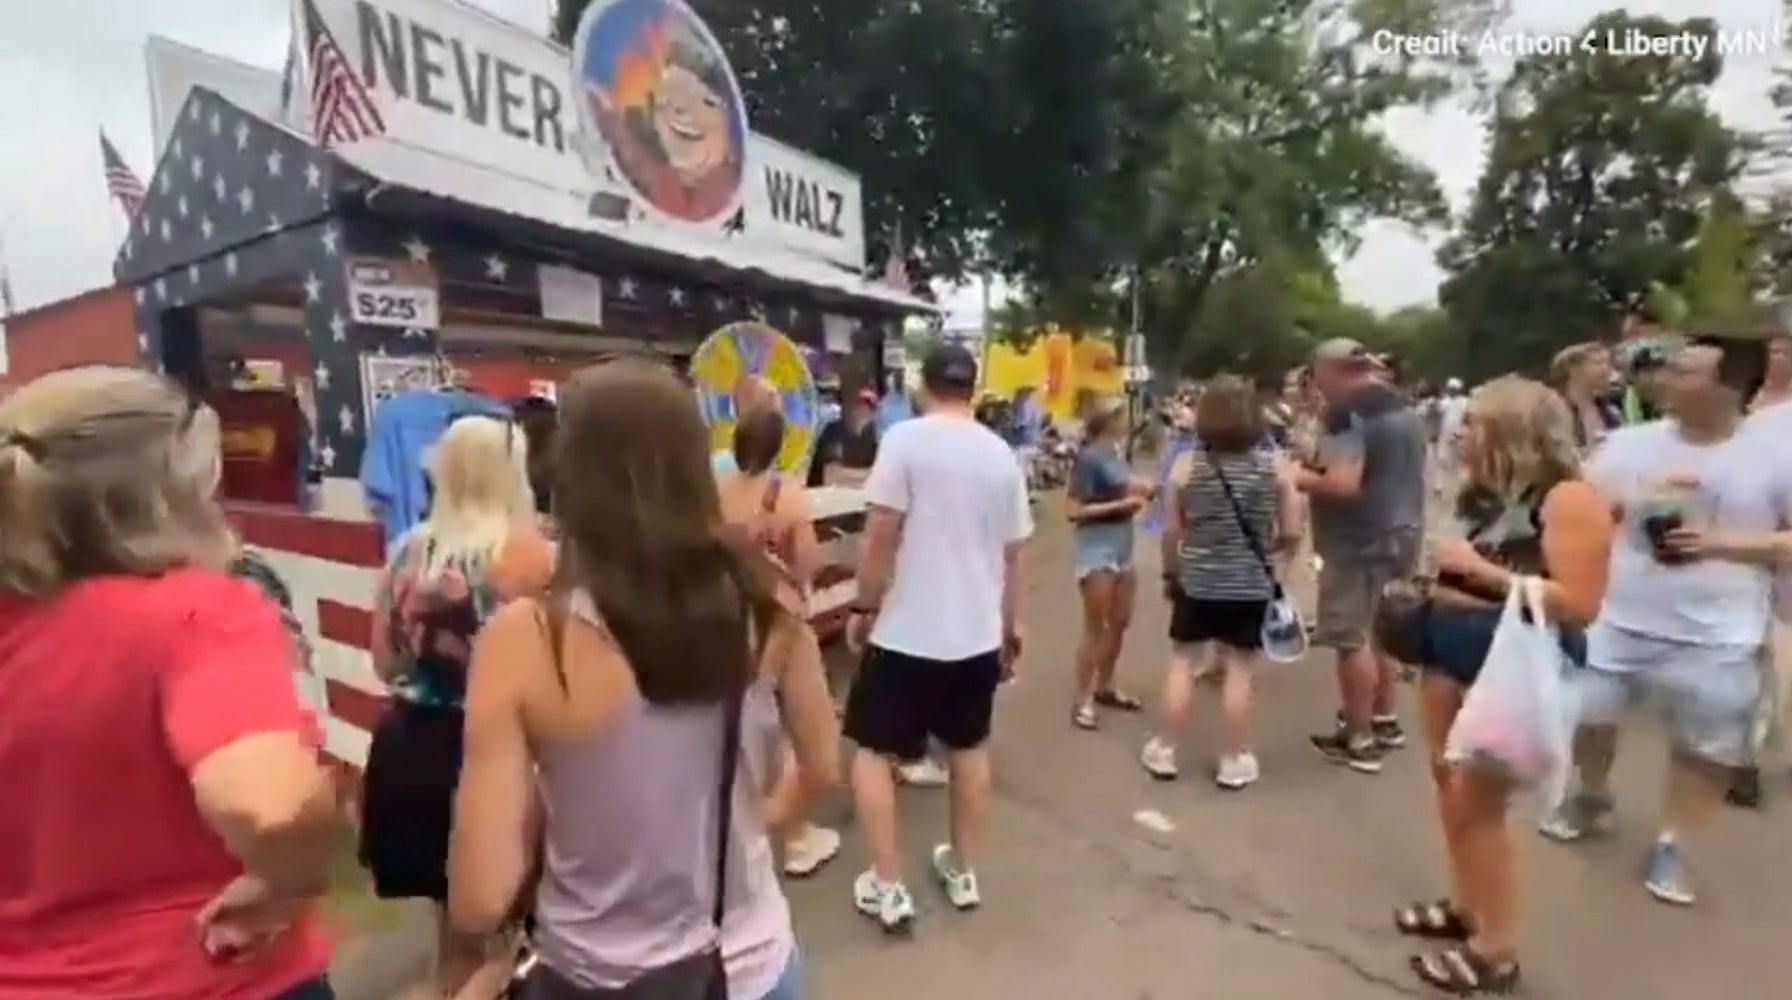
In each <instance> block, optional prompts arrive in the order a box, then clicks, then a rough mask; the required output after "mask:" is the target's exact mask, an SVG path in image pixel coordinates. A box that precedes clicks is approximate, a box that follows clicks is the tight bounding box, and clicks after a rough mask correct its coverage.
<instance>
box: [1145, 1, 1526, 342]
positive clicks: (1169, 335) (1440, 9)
mask: <svg viewBox="0 0 1792 1000" xmlns="http://www.w3.org/2000/svg"><path fill="white" fill-rule="evenodd" d="M1502 10H1503V8H1502V7H1501V6H1500V5H1498V4H1490V3H1482V2H1449V0H1355V2H1351V0H1197V2H1195V3H1193V4H1192V10H1191V13H1190V15H1189V28H1190V30H1189V32H1188V35H1187V37H1186V39H1185V41H1184V46H1183V49H1182V51H1181V52H1180V53H1179V58H1178V59H1177V61H1176V62H1175V63H1174V79H1175V81H1176V87H1177V90H1178V92H1179V93H1180V94H1182V95H1183V111H1182V112H1181V113H1180V114H1179V115H1178V117H1177V118H1176V120H1175V121H1174V122H1173V123H1172V125H1171V131H1170V144H1169V149H1168V153H1167V156H1166V157H1165V162H1164V163H1163V165H1162V167H1161V168H1160V169H1159V171H1157V173H1156V174H1155V175H1154V177H1153V186H1154V193H1155V195H1156V198H1155V204H1156V206H1157V211H1155V212H1153V213H1151V214H1150V216H1149V217H1148V218H1149V221H1150V223H1151V224H1150V225H1148V226H1147V227H1145V235H1146V240H1145V244H1144V246H1145V249H1144V252H1143V253H1142V254H1141V257H1142V259H1143V260H1144V261H1145V262H1146V273H1147V275H1148V280H1149V285H1150V293H1151V294H1150V295H1149V297H1148V301H1147V307H1148V311H1147V323H1146V328H1147V333H1148V335H1149V336H1150V338H1151V341H1152V343H1153V346H1154V352H1155V355H1156V358H1157V361H1158V364H1159V365H1160V366H1167V367H1170V368H1171V369H1173V370H1177V371H1186V370H1194V369H1197V368H1199V367H1200V364H1199V362H1198V360H1197V359H1198V357H1200V356H1203V355H1205V354H1206V353H1207V352H1206V350H1205V348H1204V347H1202V345H1201V344H1200V338H1202V337H1203V336H1205V335H1206V331H1207V330H1208V329H1210V328H1211V321H1212V319H1213V318H1214V317H1213V309H1212V308H1211V307H1210V306H1209V305H1208V304H1207V302H1206V299H1207V297H1208V293H1209V292H1210V291H1213V292H1215V293H1216V294H1217V292H1218V287H1217V286H1218V285H1219V283H1220V282H1221V281H1222V280H1223V279H1225V278H1227V276H1229V275H1232V274H1235V273H1238V272H1243V271H1248V270H1250V269H1251V268H1253V267H1254V266H1255V265H1256V264H1257V263H1258V262H1261V261H1265V260H1269V259H1272V258H1281V259H1285V260H1289V261H1296V262H1302V261H1304V262H1311V261H1315V260H1322V259H1323V258H1324V257H1325V256H1326V255H1328V254H1332V253H1339V252H1347V251H1348V250H1349V249H1351V247H1352V245H1353V242H1354V239H1355V234H1356V233H1357V232H1358V231H1359V230H1360V227H1361V224H1362V222H1364V221H1365V220H1367V219H1370V218H1375V217H1388V218H1398V219H1402V220H1406V221H1409V222H1412V223H1414V224H1417V225H1422V226H1423V225H1439V224H1441V223H1443V222H1444V221H1445V220H1446V207H1445V204H1444V201H1443V198H1442V195H1441V193H1440V192H1439V190H1438V187H1437V185H1436V183H1435V180H1434V178H1433V177H1432V176H1431V174H1430V172H1429V171H1428V170H1426V169H1425V168H1424V167H1423V166H1422V165H1420V164H1419V163H1417V162H1416V161H1414V160H1412V159H1411V158H1409V157H1407V156H1405V155H1403V154H1402V153H1400V152H1399V151H1398V150H1396V149H1395V148H1394V147H1393V146H1392V145H1391V144H1390V143H1389V142H1388V141H1387V139H1386V137H1385V136H1384V135H1383V134H1382V133H1381V131H1380V126H1379V123H1380V120H1381V116H1382V115H1383V114H1384V113H1385V112H1387V111H1389V110H1391V109H1394V108H1399V107H1408V106H1423V105H1426V104H1428V103H1430V102H1432V101H1435V100H1437V99H1439V98H1441V97H1443V96H1445V95H1446V94H1448V93H1450V92H1451V91H1452V90H1453V89H1455V88H1457V87H1458V86H1459V85H1460V84H1462V83H1463V82H1464V79H1465V74H1466V75H1468V78H1469V79H1472V73H1473V71H1474V69H1475V67H1474V66H1473V65H1472V64H1464V63H1455V62H1444V63H1439V62H1428V61H1425V60H1418V59H1411V58H1396V57H1380V58H1378V57H1374V56H1373V55H1371V54H1370V53H1371V51H1372V50H1371V47H1370V46H1369V45H1368V44H1367V41H1368V39H1369V37H1370V36H1371V35H1372V34H1373V33H1374V32H1375V31H1377V30H1383V29H1386V30H1392V31H1396V32H1401V33H1420V32H1426V31H1433V30H1440V29H1443V28H1453V29H1459V30H1473V29H1475V28H1476V27H1477V26H1484V25H1486V24H1488V23H1491V22H1492V21H1494V20H1497V18H1498V17H1499V16H1500V14H1501V13H1502ZM1277 267H1278V268H1280V267H1282V265H1277ZM1296 269H1297V270H1298V269H1299V268H1298V267H1297V268H1296ZM1284 273H1287V272H1286V271H1284ZM1261 280H1262V279H1261V277H1259V278H1256V279H1251V280H1246V281H1244V282H1243V285H1245V286H1247V287H1248V286H1251V285H1253V284H1254V283H1256V282H1259V281H1261ZM1281 353H1283V354H1286V353H1287V352H1286V351H1283V352H1281Z"/></svg>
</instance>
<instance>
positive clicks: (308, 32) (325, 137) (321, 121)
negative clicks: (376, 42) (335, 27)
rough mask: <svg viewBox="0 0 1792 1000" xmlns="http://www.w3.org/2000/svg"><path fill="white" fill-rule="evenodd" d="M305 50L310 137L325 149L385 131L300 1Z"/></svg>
mask: <svg viewBox="0 0 1792 1000" xmlns="http://www.w3.org/2000/svg"><path fill="white" fill-rule="evenodd" d="M302 6H303V7H304V9H305V51H306V53H307V56H308V62H309V65H310V67H311V134H312V135H313V136H315V137H316V138H317V144H318V145H320V146H322V147H323V148H325V149H329V148H330V147H332V146H340V145H344V144H346V143H351V142H358V141H359V140H362V139H366V138H369V137H371V136H376V135H384V134H385V132H386V120H385V119H384V118H381V117H380V109H379V108H378V107H376V106H375V105H374V103H373V95H372V94H370V93H368V91H367V85H366V84H365V83H363V82H361V78H360V77H359V76H356V75H355V70H354V67H353V66H351V65H349V61H348V56H346V55H344V54H343V51H342V47H341V46H339V45H337V44H336V38H335V36H333V35H331V34H330V29H329V26H328V25H326V24H324V19H323V18H322V17H321V16H319V15H318V13H317V8H316V7H315V6H313V5H312V3H311V0H304V3H303V5H302Z"/></svg>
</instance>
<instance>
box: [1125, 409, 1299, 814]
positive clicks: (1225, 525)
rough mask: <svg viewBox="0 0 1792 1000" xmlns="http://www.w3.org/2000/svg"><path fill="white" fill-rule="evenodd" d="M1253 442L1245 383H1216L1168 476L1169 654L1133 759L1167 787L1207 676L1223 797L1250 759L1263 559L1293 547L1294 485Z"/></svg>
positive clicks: (1259, 423) (1248, 776) (1253, 775)
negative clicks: (1151, 721) (1217, 687)
mask: <svg viewBox="0 0 1792 1000" xmlns="http://www.w3.org/2000/svg"><path fill="white" fill-rule="evenodd" d="M1263 433H1264V428H1263V410H1262V407H1261V406H1259V405H1258V403H1257V393H1256V391H1255V390H1254V389H1253V388H1252V387H1251V385H1250V383H1249V382H1246V381H1244V380H1243V379H1239V378H1235V377H1231V376H1222V377H1220V378H1216V379H1214V380H1213V381H1212V382H1210V383H1209V384H1208V387H1207V391H1206V392H1204V393H1202V394H1201V399H1200V401H1199V402H1198V403H1197V404H1196V405H1195V438H1196V447H1195V449H1194V450H1192V451H1191V452H1189V453H1188V454H1186V455H1184V456H1183V457H1181V458H1180V459H1178V460H1177V462H1176V464H1175V466H1174V467H1173V468H1172V469H1171V471H1170V488H1169V490H1168V491H1167V497H1166V502H1167V517H1166V523H1165V525H1164V534H1163V567H1164V590H1165V593H1166V596H1168V597H1169V599H1170V601H1171V605H1172V611H1171V618H1170V641H1171V643H1172V647H1171V652H1170V663H1169V667H1168V669H1167V670H1166V671H1165V674H1164V686H1163V704H1162V707H1161V715H1160V723H1159V727H1158V731H1157V733H1156V735H1154V736H1152V737H1151V739H1150V740H1148V741H1147V742H1146V744H1145V748H1144V751H1143V752H1142V753H1141V754H1140V761H1141V762H1142V763H1143V764H1144V765H1145V769H1146V770H1147V771H1149V772H1151V774H1152V776H1153V777H1156V778H1160V779H1164V780H1169V779H1172V778H1174V777H1176V773H1177V772H1176V745H1175V742H1174V741H1175V739H1176V736H1177V734H1178V733H1180V732H1181V731H1182V729H1183V728H1184V727H1185V726H1186V725H1187V723H1188V718H1189V715H1190V712H1191V710H1192V709H1193V707H1194V705H1193V702H1194V682H1195V680H1196V679H1197V678H1198V677H1200V676H1203V675H1205V674H1207V673H1209V672H1211V671H1217V672H1218V673H1219V674H1220V676H1221V695H1220V699H1221V702H1220V707H1221V721H1220V726H1221V737H1220V745H1221V756H1220V762H1219V769H1218V772H1217V774H1216V775H1215V780H1216V781H1217V782H1218V784H1219V785H1220V787H1222V788H1226V789H1230V790H1237V789H1242V788H1244V787H1246V786H1248V785H1250V784H1252V783H1253V782H1255V781H1256V780H1257V776H1258V767H1257V758H1256V756H1255V755H1254V754H1252V753H1251V749H1250V745H1251V744H1250V714H1251V667H1252V665H1253V664H1254V663H1255V661H1256V659H1257V654H1258V652H1259V651H1260V649H1261V647H1262V639H1261V630H1262V627H1263V618H1264V615H1265V613H1266V612H1267V611H1268V609H1269V604H1270V601H1271V600H1272V599H1273V596H1274V593H1275V581H1274V578H1273V577H1272V576H1271V569H1270V566H1269V565H1268V559H1267V558H1266V557H1270V556H1271V554H1272V553H1274V554H1282V553H1286V552H1289V551H1291V550H1292V549H1293V548H1294V547H1295V546H1296V545H1298V543H1299V541H1300V506H1299V503H1298V497H1297V495H1296V493H1295V490H1294V482H1293V479H1292V478H1291V476H1290V475H1289V474H1288V472H1287V470H1286V468H1285V465H1284V463H1283V461H1282V459H1281V458H1279V457H1278V456H1277V455H1276V454H1275V453H1274V452H1273V451H1270V450H1266V449H1264V448H1262V447H1260V443H1261V441H1262V440H1263ZM1259 551H1261V553H1262V554H1261V555H1259Z"/></svg>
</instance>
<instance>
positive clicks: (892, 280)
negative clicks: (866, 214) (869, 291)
mask: <svg viewBox="0 0 1792 1000" xmlns="http://www.w3.org/2000/svg"><path fill="white" fill-rule="evenodd" d="M884 284H885V285H886V286H887V287H889V288H892V289H895V290H896V291H898V292H902V293H903V294H905V295H907V294H911V293H913V292H914V290H915V286H914V283H913V282H912V281H911V280H910V279H909V276H908V251H906V250H904V249H903V248H902V224H901V223H897V224H896V233H895V236H894V237H893V238H892V239H891V240H890V256H889V259H888V260H885V261H884Z"/></svg>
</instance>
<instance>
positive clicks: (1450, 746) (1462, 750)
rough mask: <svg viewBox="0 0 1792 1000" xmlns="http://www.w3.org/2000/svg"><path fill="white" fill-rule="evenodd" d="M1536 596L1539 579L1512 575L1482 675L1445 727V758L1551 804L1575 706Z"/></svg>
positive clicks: (1557, 795) (1563, 660)
mask: <svg viewBox="0 0 1792 1000" xmlns="http://www.w3.org/2000/svg"><path fill="white" fill-rule="evenodd" d="M1542 596H1543V590H1542V582H1541V581H1539V580H1536V579H1533V578H1529V577H1526V578H1523V579H1519V580H1516V581H1514V582H1513V585H1512V588H1511V590H1510V591H1509V592H1508V593H1507V595H1506V608H1505V611H1504V613H1503V614H1501V615H1500V623H1499V627H1498V628H1497V629H1496V630H1495V631H1494V634H1493V644H1492V645H1491V646H1489V647H1488V650H1487V660H1486V662H1485V663H1483V664H1482V666H1481V674H1480V676H1479V677H1477V678H1476V679H1475V683H1474V686H1472V687H1470V688H1469V690H1468V694H1467V696H1466V697H1464V698H1463V700H1462V711H1461V712H1459V713H1457V715H1456V721H1455V722H1454V723H1453V724H1452V725H1451V726H1450V735H1449V738H1448V739H1447V740H1446V741H1445V744H1444V757H1445V759H1446V760H1448V761H1450V762H1451V763H1453V764H1460V765H1463V766H1467V767H1476V768H1488V769H1492V770H1494V771H1496V772H1498V773H1500V774H1503V775H1505V776H1507V777H1508V778H1509V779H1510V780H1511V781H1512V783H1513V784H1514V785H1516V786H1517V787H1519V788H1521V789H1527V790H1532V791H1536V792H1538V793H1539V794H1540V795H1541V796H1542V798H1543V800H1544V802H1545V803H1546V804H1553V803H1557V802H1560V801H1561V798H1562V796H1563V794H1564V793H1565V791H1566V789H1567V785H1568V775H1569V770H1570V767H1571V765H1572V758H1573V745H1574V727H1575V725H1576V724H1577V723H1578V721H1579V720H1578V715H1579V712H1578V709H1577V705H1576V702H1577V699H1576V698H1575V697H1574V696H1573V690H1572V689H1571V687H1570V685H1569V684H1568V683H1567V682H1566V680H1565V678H1564V676H1563V674H1564V671H1565V670H1566V668H1567V665H1568V663H1567V656H1566V655H1565V654H1564V653H1563V652H1562V644H1561V640H1560V637H1559V636H1558V634H1557V632H1556V629H1555V626H1554V625H1551V624H1550V622H1549V619H1548V617H1547V616H1546V615H1545V614H1544V612H1543V600H1542ZM1527 609H1528V610H1529V612H1530V620H1529V621H1526V620H1525V611H1526V610H1527Z"/></svg>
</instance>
